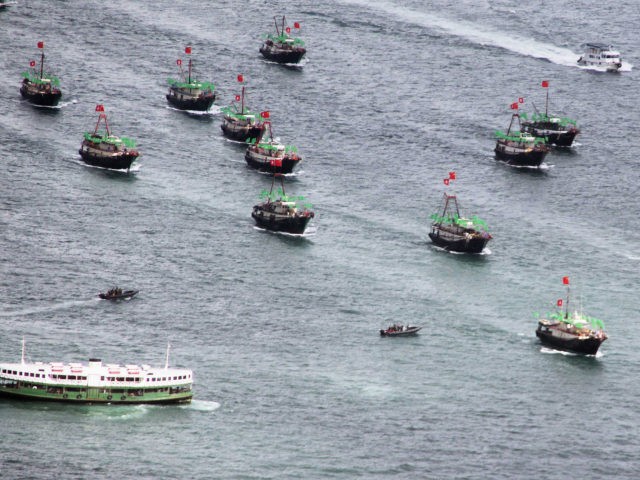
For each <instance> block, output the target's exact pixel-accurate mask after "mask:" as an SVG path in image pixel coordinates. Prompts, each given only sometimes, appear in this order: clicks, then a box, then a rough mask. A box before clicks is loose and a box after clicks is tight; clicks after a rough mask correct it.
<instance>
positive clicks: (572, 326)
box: [536, 277, 608, 355]
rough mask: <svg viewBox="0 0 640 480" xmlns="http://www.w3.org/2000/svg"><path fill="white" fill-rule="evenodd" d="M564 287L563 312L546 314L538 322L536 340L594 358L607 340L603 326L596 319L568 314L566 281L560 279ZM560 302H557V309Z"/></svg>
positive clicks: (579, 314)
mask: <svg viewBox="0 0 640 480" xmlns="http://www.w3.org/2000/svg"><path fill="white" fill-rule="evenodd" d="M563 283H564V284H565V285H567V299H566V301H565V302H564V305H565V310H564V312H563V311H562V310H561V309H560V311H556V312H553V313H548V314H546V315H545V317H544V318H540V319H539V320H538V328H537V329H536V336H537V337H538V338H539V339H540V342H541V343H542V344H543V345H546V346H548V347H551V348H554V349H557V350H563V351H568V352H573V353H582V354H585V355H595V354H596V353H597V352H598V349H599V348H600V345H602V342H604V341H605V340H606V339H607V338H608V337H607V334H606V333H605V332H604V323H603V322H602V320H599V319H597V318H593V317H588V316H587V315H584V314H582V313H580V312H578V311H573V312H570V311H569V277H564V278H563ZM562 305H563V300H562V299H559V300H558V302H557V306H558V307H562Z"/></svg>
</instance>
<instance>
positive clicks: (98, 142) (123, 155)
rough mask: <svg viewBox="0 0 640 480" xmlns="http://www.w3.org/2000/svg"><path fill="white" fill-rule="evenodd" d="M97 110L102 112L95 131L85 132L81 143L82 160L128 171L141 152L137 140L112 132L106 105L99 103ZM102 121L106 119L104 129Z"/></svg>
mask: <svg viewBox="0 0 640 480" xmlns="http://www.w3.org/2000/svg"><path fill="white" fill-rule="evenodd" d="M96 112H100V115H99V116H98V122H97V123H96V128H95V129H94V131H93V132H86V133H85V134H84V139H83V140H82V144H81V145H80V150H79V153H80V156H81V157H82V160H83V161H84V162H85V163H87V164H89V165H93V166H95V167H101V168H108V169H112V170H127V172H128V171H129V169H130V168H131V164H132V163H133V162H134V161H135V160H136V159H137V158H138V157H139V156H140V152H138V150H136V148H135V146H136V143H135V141H133V140H132V139H130V138H125V137H122V138H121V137H117V136H115V135H112V134H111V130H110V129H109V123H108V122H107V115H106V114H105V113H104V105H97V106H96ZM102 121H104V130H99V129H100V123H101V122H102Z"/></svg>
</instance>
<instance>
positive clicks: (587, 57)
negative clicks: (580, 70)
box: [578, 43, 622, 72]
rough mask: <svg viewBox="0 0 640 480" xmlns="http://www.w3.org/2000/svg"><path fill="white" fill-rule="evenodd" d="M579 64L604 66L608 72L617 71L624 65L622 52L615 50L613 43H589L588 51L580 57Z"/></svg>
mask: <svg viewBox="0 0 640 480" xmlns="http://www.w3.org/2000/svg"><path fill="white" fill-rule="evenodd" d="M578 64H579V65H583V66H587V67H599V68H604V69H606V70H607V71H608V72H617V71H618V70H620V67H622V60H621V59H620V52H617V51H615V50H613V47H611V45H605V44H602V43H587V51H586V53H585V54H584V55H583V56H581V57H580V58H579V59H578Z"/></svg>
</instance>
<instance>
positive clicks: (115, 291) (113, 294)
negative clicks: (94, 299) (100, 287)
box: [98, 287, 139, 300]
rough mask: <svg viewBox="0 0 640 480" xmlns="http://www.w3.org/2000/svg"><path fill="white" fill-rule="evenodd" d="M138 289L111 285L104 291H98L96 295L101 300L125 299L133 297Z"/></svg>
mask: <svg viewBox="0 0 640 480" xmlns="http://www.w3.org/2000/svg"><path fill="white" fill-rule="evenodd" d="M138 292H139V290H122V289H121V288H118V287H113V288H112V289H111V290H109V291H108V292H106V293H99V294H98V296H99V297H100V298H101V299H103V300H126V299H128V298H133V297H134V296H135V295H136V293H138Z"/></svg>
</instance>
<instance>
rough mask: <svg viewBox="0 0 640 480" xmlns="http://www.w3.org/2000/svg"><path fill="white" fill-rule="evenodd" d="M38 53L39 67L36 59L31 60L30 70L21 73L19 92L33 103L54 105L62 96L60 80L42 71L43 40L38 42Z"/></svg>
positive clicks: (46, 105)
mask: <svg viewBox="0 0 640 480" xmlns="http://www.w3.org/2000/svg"><path fill="white" fill-rule="evenodd" d="M38 48H39V49H40V50H41V54H40V69H39V71H38V70H37V69H36V61H35V60H31V62H29V66H30V67H31V70H28V71H26V72H23V73H22V77H23V78H22V85H21V86H20V94H21V95H22V97H23V98H25V99H26V100H27V101H29V102H30V103H32V104H34V105H38V106H42V107H55V106H56V105H58V102H59V101H60V98H61V97H62V91H61V90H60V88H59V86H60V80H59V79H58V78H57V77H55V76H53V75H51V74H49V73H46V72H45V71H44V42H38Z"/></svg>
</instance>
